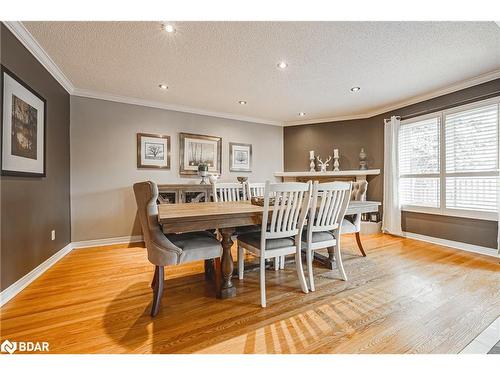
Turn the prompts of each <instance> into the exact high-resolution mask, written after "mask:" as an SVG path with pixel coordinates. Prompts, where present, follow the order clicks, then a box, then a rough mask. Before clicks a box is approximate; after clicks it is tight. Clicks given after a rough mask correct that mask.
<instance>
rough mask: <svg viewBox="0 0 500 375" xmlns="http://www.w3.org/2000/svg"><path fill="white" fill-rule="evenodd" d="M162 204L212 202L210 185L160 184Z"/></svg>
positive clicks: (159, 190)
mask: <svg viewBox="0 0 500 375" xmlns="http://www.w3.org/2000/svg"><path fill="white" fill-rule="evenodd" d="M158 192H159V195H158V200H159V202H160V203H199V202H210V197H211V196H212V185H210V184H159V185H158Z"/></svg>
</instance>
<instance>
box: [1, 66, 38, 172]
mask: <svg viewBox="0 0 500 375" xmlns="http://www.w3.org/2000/svg"><path fill="white" fill-rule="evenodd" d="M0 70H1V83H2V84H1V86H2V93H3V100H2V111H1V112H2V114H1V119H2V163H1V164H2V175H10V176H27V177H45V127H46V114H47V102H46V100H45V99H44V98H43V97H42V96H41V95H40V94H38V93H37V92H36V91H35V90H33V89H32V88H31V87H29V86H28V85H27V84H26V83H24V82H23V81H22V80H21V79H20V78H18V77H17V76H16V75H15V74H14V73H12V72H10V71H9V70H8V69H7V68H5V67H4V66H1V69H0Z"/></svg>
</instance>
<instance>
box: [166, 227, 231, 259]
mask: <svg viewBox="0 0 500 375" xmlns="http://www.w3.org/2000/svg"><path fill="white" fill-rule="evenodd" d="M167 238H168V239H169V240H170V241H171V242H172V243H173V244H174V245H175V246H177V247H179V248H180V249H182V254H181V256H180V259H179V263H184V262H191V261H194V260H201V259H211V258H217V257H220V256H221V254H222V246H221V244H220V242H219V241H218V240H217V239H216V238H215V237H214V235H213V234H211V233H210V232H206V231H204V232H188V233H178V234H169V235H167Z"/></svg>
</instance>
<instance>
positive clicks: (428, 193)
mask: <svg viewBox="0 0 500 375" xmlns="http://www.w3.org/2000/svg"><path fill="white" fill-rule="evenodd" d="M439 124H440V118H439V117H432V118H428V119H424V120H421V121H417V122H413V123H409V124H405V125H402V126H401V128H400V131H399V175H400V180H399V181H400V184H399V189H400V200H401V204H403V205H413V206H423V207H439V176H438V175H437V174H438V173H439ZM429 174H430V175H431V176H429ZM432 175H434V176H432Z"/></svg>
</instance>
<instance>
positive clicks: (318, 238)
mask: <svg viewBox="0 0 500 375" xmlns="http://www.w3.org/2000/svg"><path fill="white" fill-rule="evenodd" d="M334 239H335V237H334V236H333V233H332V232H329V231H324V232H313V234H312V242H313V243H314V242H325V241H331V240H334ZM306 241H307V230H304V231H303V232H302V242H306Z"/></svg>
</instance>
